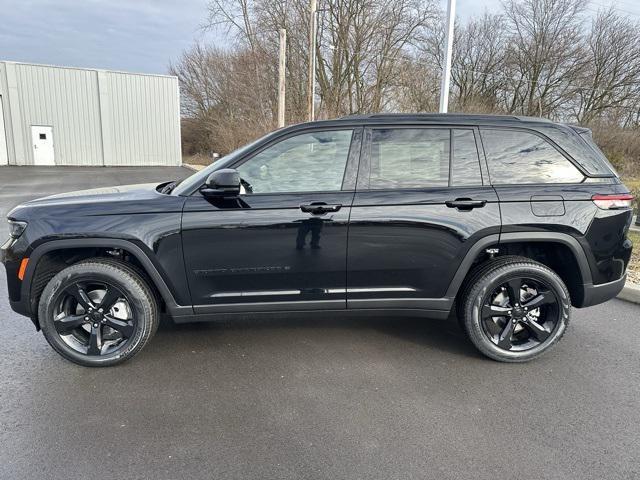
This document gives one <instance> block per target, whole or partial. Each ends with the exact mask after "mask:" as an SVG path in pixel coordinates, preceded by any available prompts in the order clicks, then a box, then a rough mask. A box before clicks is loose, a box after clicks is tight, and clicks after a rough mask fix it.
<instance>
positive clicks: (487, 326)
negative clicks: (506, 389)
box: [458, 256, 571, 362]
mask: <svg viewBox="0 0 640 480" xmlns="http://www.w3.org/2000/svg"><path fill="white" fill-rule="evenodd" d="M518 282H520V283H518ZM518 284H519V285H520V287H519V288H518V287H517V285H518ZM570 317H571V299H570V297H569V291H568V290H567V287H566V285H565V284H564V282H563V281H562V279H561V278H560V277H559V276H558V275H557V274H556V273H555V272H554V271H553V270H551V269H550V268H548V267H547V266H545V265H543V264H541V263H538V262H536V261H533V260H531V259H528V258H525V257H518V256H504V257H499V258H496V259H493V260H490V261H488V262H486V263H484V264H482V265H480V266H478V267H476V269H475V270H473V271H472V272H471V273H470V275H469V277H468V279H467V281H466V282H465V285H464V286H463V289H462V293H461V296H460V300H459V302H458V320H459V322H460V324H461V326H462V328H463V330H464V331H465V333H466V335H467V336H468V337H469V339H470V340H471V342H472V343H473V344H474V345H475V347H476V348H477V349H478V350H479V351H480V352H481V353H482V354H484V355H486V356H487V357H489V358H491V359H493V360H498V361H501V362H526V361H529V360H532V359H533V358H536V357H539V356H540V355H542V354H543V353H545V352H547V351H548V350H549V349H550V348H552V347H553V346H554V345H555V344H557V343H558V341H559V340H560V339H561V338H562V336H563V335H564V333H565V331H566V329H567V326H568V325H569V320H570Z"/></svg>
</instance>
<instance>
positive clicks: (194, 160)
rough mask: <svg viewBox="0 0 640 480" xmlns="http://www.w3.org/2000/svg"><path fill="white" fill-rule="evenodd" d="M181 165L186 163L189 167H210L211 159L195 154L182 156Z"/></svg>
mask: <svg viewBox="0 0 640 480" xmlns="http://www.w3.org/2000/svg"><path fill="white" fill-rule="evenodd" d="M182 163H188V164H189V165H204V166H205V167H206V166H208V165H211V157H207V156H206V155H201V154H199V153H196V154H195V155H183V156H182Z"/></svg>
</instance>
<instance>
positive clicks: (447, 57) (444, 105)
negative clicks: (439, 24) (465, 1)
mask: <svg viewBox="0 0 640 480" xmlns="http://www.w3.org/2000/svg"><path fill="white" fill-rule="evenodd" d="M455 20H456V0H449V4H448V6H447V29H446V31H445V38H444V45H445V51H444V68H443V70H442V84H441V85H440V113H447V110H448V108H449V83H451V54H452V50H453V25H454V23H455Z"/></svg>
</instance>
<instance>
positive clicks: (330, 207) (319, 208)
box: [300, 202, 342, 215]
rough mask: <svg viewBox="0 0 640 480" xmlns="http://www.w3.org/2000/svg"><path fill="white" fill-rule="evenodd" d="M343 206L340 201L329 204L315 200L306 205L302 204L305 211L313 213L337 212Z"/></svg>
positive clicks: (301, 206)
mask: <svg viewBox="0 0 640 480" xmlns="http://www.w3.org/2000/svg"><path fill="white" fill-rule="evenodd" d="M341 208H342V205H341V204H339V203H335V204H328V203H325V202H313V203H308V204H305V205H300V210H302V211H303V212H305V213H311V214H313V215H323V214H325V213H329V212H337V211H338V210H340V209H341Z"/></svg>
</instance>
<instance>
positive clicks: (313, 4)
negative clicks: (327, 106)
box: [307, 0, 318, 122]
mask: <svg viewBox="0 0 640 480" xmlns="http://www.w3.org/2000/svg"><path fill="white" fill-rule="evenodd" d="M317 7H318V5H317V0H310V5H309V13H310V17H309V19H310V20H309V72H308V82H309V83H308V86H307V114H308V119H309V121H310V122H313V119H314V118H315V105H314V99H315V96H316V34H317V33H316V32H317V24H316V10H317Z"/></svg>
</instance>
